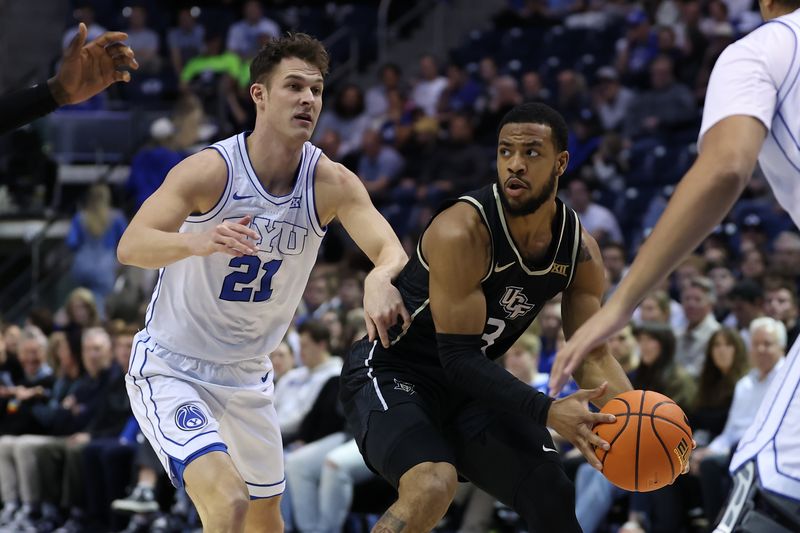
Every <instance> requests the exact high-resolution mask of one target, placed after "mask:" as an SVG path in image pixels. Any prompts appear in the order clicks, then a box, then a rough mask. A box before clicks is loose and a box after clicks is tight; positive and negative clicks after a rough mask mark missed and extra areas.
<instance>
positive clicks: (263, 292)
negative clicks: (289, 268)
mask: <svg viewBox="0 0 800 533" xmlns="http://www.w3.org/2000/svg"><path fill="white" fill-rule="evenodd" d="M282 262H283V261H281V260H279V259H274V260H272V261H267V262H266V263H263V264H262V263H261V258H259V257H258V256H255V255H244V256H242V257H234V258H233V259H231V261H230V263H228V266H230V267H233V268H236V269H237V270H235V271H233V272H231V273H230V274H228V275H227V276H225V279H224V280H223V282H222V290H221V291H220V293H219V297H220V299H221V300H227V301H229V302H266V301H267V300H269V298H270V296H272V277H273V276H274V275H275V273H276V272H278V269H279V268H280V266H281V263H282ZM242 267H244V269H243V270H242ZM259 274H260V275H261V278H260V279H258V280H257V279H256V278H258V277H259ZM256 289H257V290H256Z"/></svg>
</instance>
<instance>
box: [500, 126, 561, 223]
mask: <svg viewBox="0 0 800 533" xmlns="http://www.w3.org/2000/svg"><path fill="white" fill-rule="evenodd" d="M568 160H569V155H568V154H567V152H566V151H563V152H557V151H556V148H555V145H554V144H553V138H552V132H551V129H550V126H546V125H544V124H533V123H527V122H523V123H512V124H506V125H505V126H503V128H502V129H501V130H500V137H499V139H498V143H497V188H498V190H499V191H500V200H501V201H502V203H503V206H504V207H505V209H506V211H507V213H508V214H509V215H510V216H512V217H513V216H524V215H528V214H531V213H534V212H535V211H536V210H537V209H539V207H540V206H541V205H543V204H544V203H545V202H547V201H548V200H551V199H552V198H553V197H554V196H555V191H556V187H557V185H558V177H559V176H561V174H563V172H564V169H565V168H566V167H567V161H568Z"/></svg>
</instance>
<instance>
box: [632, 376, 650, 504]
mask: <svg viewBox="0 0 800 533" xmlns="http://www.w3.org/2000/svg"><path fill="white" fill-rule="evenodd" d="M645 396H647V391H642V401H641V403H640V404H639V412H640V413H641V412H642V407H644V399H645ZM641 435H642V417H641V416H640V417H639V425H638V426H637V428H636V469H635V470H634V472H633V476H634V477H633V490H635V491H638V490H639V441H640V440H641Z"/></svg>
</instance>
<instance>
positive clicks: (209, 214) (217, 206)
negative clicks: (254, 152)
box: [185, 144, 233, 224]
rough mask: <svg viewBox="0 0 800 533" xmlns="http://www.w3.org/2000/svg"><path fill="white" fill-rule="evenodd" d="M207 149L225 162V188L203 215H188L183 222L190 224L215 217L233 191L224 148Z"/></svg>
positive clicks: (213, 145) (230, 168)
mask: <svg viewBox="0 0 800 533" xmlns="http://www.w3.org/2000/svg"><path fill="white" fill-rule="evenodd" d="M209 148H211V149H213V150H216V152H217V153H218V154H219V155H220V157H222V160H223V161H225V168H226V169H227V171H228V174H227V178H226V181H225V188H224V189H223V190H222V194H221V195H220V197H219V198H218V199H217V203H216V204H214V207H212V208H211V209H209V210H208V211H206V212H205V213H200V214H199V215H189V216H188V217H186V220H185V222H188V223H190V224H199V223H200V222H207V221H209V220H211V219H212V218H214V217H215V216H217V214H219V212H220V211H222V208H224V207H225V204H226V203H228V198H230V196H231V190H232V189H233V164H231V161H230V158H229V157H228V153H227V152H226V151H225V148H224V147H222V146H220V145H217V144H212V145H211V146H207V147H206V148H204V150H208V149H209Z"/></svg>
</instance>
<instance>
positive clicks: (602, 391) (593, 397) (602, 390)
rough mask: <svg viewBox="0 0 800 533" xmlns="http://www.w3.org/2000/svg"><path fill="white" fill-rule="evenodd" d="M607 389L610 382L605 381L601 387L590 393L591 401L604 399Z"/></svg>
mask: <svg viewBox="0 0 800 533" xmlns="http://www.w3.org/2000/svg"><path fill="white" fill-rule="evenodd" d="M606 389H608V381H604V382H603V383H602V384H601V385H600V386H599V387H595V388H594V389H592V390H590V391H589V399H590V400H596V399H597V398H600V397H602V396H603V395H604V394H605V393H606Z"/></svg>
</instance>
